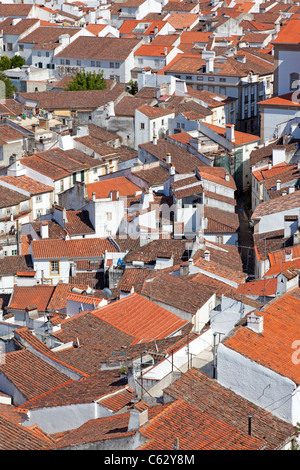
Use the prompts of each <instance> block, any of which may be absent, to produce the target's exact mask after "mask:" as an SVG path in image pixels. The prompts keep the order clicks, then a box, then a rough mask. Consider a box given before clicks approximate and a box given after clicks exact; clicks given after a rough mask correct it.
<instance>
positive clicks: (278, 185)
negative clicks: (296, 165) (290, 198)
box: [276, 180, 281, 191]
mask: <svg viewBox="0 0 300 470" xmlns="http://www.w3.org/2000/svg"><path fill="white" fill-rule="evenodd" d="M280 189H281V181H280V180H277V182H276V190H277V191H280Z"/></svg>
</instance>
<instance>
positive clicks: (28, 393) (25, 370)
mask: <svg viewBox="0 0 300 470" xmlns="http://www.w3.org/2000/svg"><path fill="white" fill-rule="evenodd" d="M0 371H1V374H4V375H5V376H6V377H7V379H8V380H9V381H10V382H11V383H12V384H14V386H15V387H16V388H17V389H18V390H19V392H20V393H21V394H22V395H23V397H25V398H26V399H27V400H31V399H32V398H35V397H38V396H39V395H41V394H42V393H45V392H48V391H49V390H52V389H53V388H55V387H57V386H61V385H62V384H65V383H66V382H68V381H69V380H70V378H69V377H68V376H67V375H65V374H63V373H62V372H59V371H58V370H57V369H56V368H55V367H53V366H52V365H50V364H48V363H47V362H46V361H44V360H42V359H40V358H39V357H38V356H37V355H36V354H33V353H32V352H30V351H29V350H27V349H24V350H19V351H14V352H10V353H7V354H5V361H4V363H3V364H1V365H0Z"/></svg>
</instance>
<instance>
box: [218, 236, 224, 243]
mask: <svg viewBox="0 0 300 470" xmlns="http://www.w3.org/2000/svg"><path fill="white" fill-rule="evenodd" d="M217 243H223V235H217Z"/></svg>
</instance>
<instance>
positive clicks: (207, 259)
mask: <svg viewBox="0 0 300 470" xmlns="http://www.w3.org/2000/svg"><path fill="white" fill-rule="evenodd" d="M204 259H205V261H210V251H208V250H205V252H204Z"/></svg>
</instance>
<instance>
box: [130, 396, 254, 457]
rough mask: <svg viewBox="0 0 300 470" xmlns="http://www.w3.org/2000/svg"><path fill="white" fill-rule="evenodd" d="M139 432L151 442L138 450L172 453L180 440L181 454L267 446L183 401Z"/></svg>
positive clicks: (170, 407) (163, 412) (179, 400)
mask: <svg viewBox="0 0 300 470" xmlns="http://www.w3.org/2000/svg"><path fill="white" fill-rule="evenodd" d="M200 406H201V405H200ZM139 432H140V434H141V435H142V436H143V437H144V438H146V439H147V441H146V442H145V443H144V444H142V445H141V446H140V447H138V448H137V449H138V450H147V451H150V450H151V451H152V450H156V451H157V450H172V449H173V446H174V441H175V438H176V437H177V438H178V439H179V446H180V449H181V450H193V451H195V450H258V449H260V448H261V447H262V446H263V441H262V440H259V439H256V438H255V437H252V436H249V435H247V432H241V431H240V430H239V429H237V428H236V427H235V426H232V425H230V424H227V423H226V422H225V421H221V420H218V419H216V418H215V417H214V416H213V415H212V413H210V412H206V411H203V410H202V409H201V408H198V407H197V406H195V405H191V404H189V403H187V402H185V401H183V400H182V399H177V400H176V401H175V402H174V403H172V404H171V405H170V406H169V407H168V408H167V409H166V410H165V411H162V412H161V413H160V414H159V415H157V416H156V417H155V418H154V419H153V420H151V421H150V422H149V424H145V425H144V426H142V428H140V430H139Z"/></svg>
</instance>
